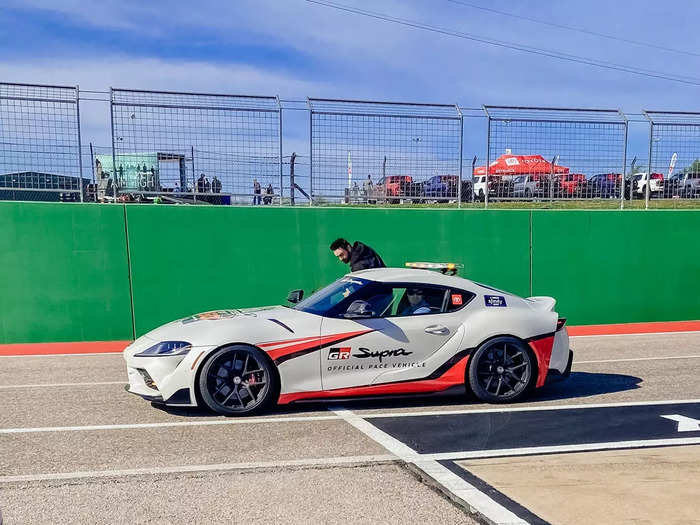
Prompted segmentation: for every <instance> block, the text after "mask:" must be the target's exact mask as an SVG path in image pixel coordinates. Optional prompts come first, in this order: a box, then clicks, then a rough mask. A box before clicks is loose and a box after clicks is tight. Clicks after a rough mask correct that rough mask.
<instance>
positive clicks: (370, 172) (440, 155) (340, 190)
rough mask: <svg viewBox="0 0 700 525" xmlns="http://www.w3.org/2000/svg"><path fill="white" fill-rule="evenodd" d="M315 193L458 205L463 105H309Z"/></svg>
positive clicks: (334, 102)
mask: <svg viewBox="0 0 700 525" xmlns="http://www.w3.org/2000/svg"><path fill="white" fill-rule="evenodd" d="M309 116H310V125H311V128H310V148H309V149H310V151H311V163H310V164H311V195H312V199H314V200H321V199H323V200H334V201H342V202H346V203H364V204H368V203H369V204H372V203H387V202H389V203H391V202H399V201H406V200H408V201H411V202H419V201H422V200H424V199H426V198H431V197H435V198H436V199H438V200H455V199H457V198H458V195H459V193H460V192H459V185H458V183H459V181H460V180H461V165H462V115H461V113H460V111H459V108H458V107H457V106H456V105H451V106H450V105H438V104H402V103H396V102H369V101H351V100H331V99H309Z"/></svg>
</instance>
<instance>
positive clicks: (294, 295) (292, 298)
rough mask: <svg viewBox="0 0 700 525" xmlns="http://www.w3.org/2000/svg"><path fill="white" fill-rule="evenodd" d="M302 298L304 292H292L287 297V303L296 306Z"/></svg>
mask: <svg viewBox="0 0 700 525" xmlns="http://www.w3.org/2000/svg"><path fill="white" fill-rule="evenodd" d="M303 297H304V290H292V291H291V292H289V295H288V296H287V301H289V302H290V303H293V304H296V303H298V302H299V301H301V300H302V298H303Z"/></svg>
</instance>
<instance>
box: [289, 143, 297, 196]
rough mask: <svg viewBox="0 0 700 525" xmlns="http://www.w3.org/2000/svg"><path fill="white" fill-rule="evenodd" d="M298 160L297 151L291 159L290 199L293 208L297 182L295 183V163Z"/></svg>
mask: <svg viewBox="0 0 700 525" xmlns="http://www.w3.org/2000/svg"><path fill="white" fill-rule="evenodd" d="M296 160H297V153H296V151H293V152H292V157H291V158H290V159H289V199H290V201H291V204H292V206H294V205H295V202H294V185H295V184H296V182H294V162H295V161H296Z"/></svg>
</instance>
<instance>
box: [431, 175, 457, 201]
mask: <svg viewBox="0 0 700 525" xmlns="http://www.w3.org/2000/svg"><path fill="white" fill-rule="evenodd" d="M458 180H459V178H458V177H457V175H435V176H434V177H430V178H429V179H428V180H427V181H425V182H424V183H423V197H425V198H426V199H428V200H430V199H436V200H438V201H445V202H447V201H449V200H455V199H457V183H458Z"/></svg>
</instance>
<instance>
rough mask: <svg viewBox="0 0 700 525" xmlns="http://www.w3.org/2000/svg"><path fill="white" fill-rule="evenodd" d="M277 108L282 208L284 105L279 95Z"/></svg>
mask: <svg viewBox="0 0 700 525" xmlns="http://www.w3.org/2000/svg"><path fill="white" fill-rule="evenodd" d="M277 108H278V110H279V143H280V154H279V164H280V206H282V197H283V196H284V173H283V169H282V103H281V102H280V97H279V95H277Z"/></svg>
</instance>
